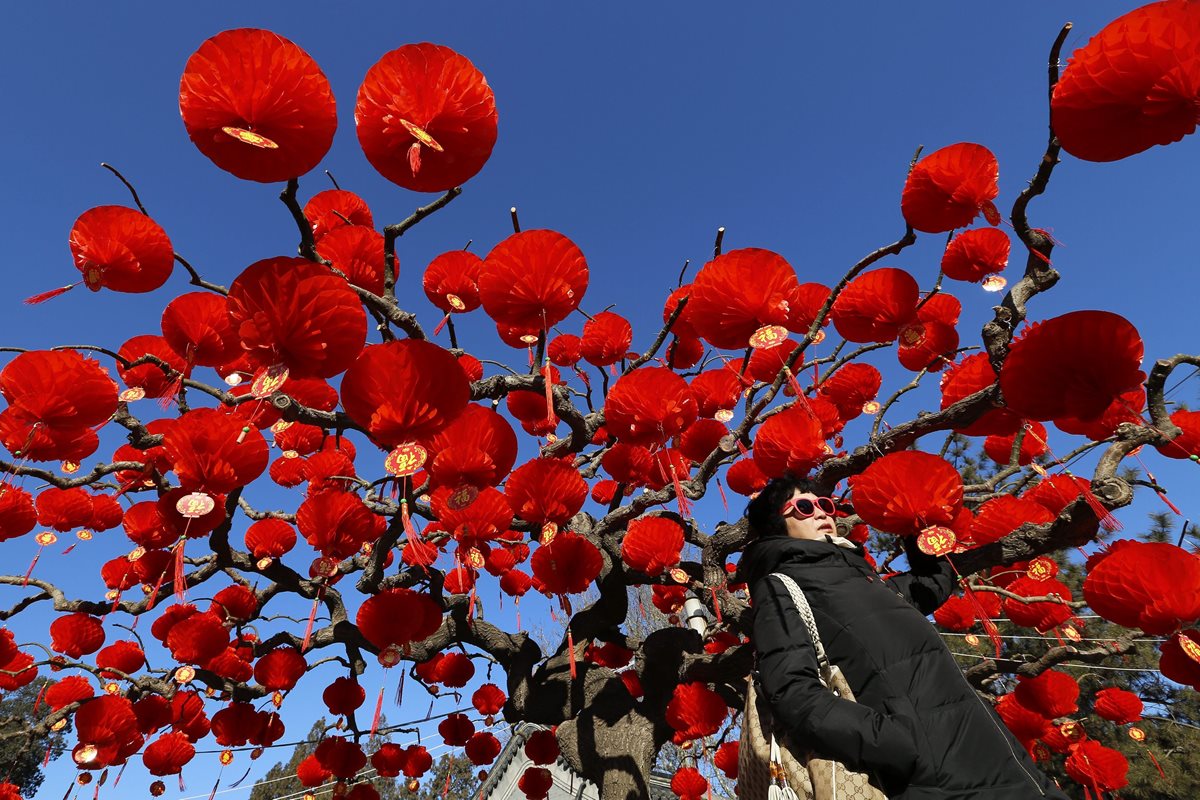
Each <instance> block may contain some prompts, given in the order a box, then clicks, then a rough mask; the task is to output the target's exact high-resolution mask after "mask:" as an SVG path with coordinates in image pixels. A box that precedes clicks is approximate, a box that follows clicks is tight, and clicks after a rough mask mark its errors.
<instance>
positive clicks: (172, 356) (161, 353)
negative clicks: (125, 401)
mask: <svg viewBox="0 0 1200 800" xmlns="http://www.w3.org/2000/svg"><path fill="white" fill-rule="evenodd" d="M117 355H119V356H120V357H121V358H123V359H125V360H126V361H129V362H133V361H137V360H138V359H140V358H142V357H144V356H154V357H155V358H157V359H158V360H159V361H162V362H164V363H165V364H166V365H167V366H168V367H169V368H170V369H172V370H174V371H175V372H178V373H180V374H182V375H185V376H186V375H187V373H188V371H189V370H188V365H187V362H185V361H184V359H183V357H182V356H180V355H179V353H177V352H175V350H174V348H172V347H171V345H170V343H169V342H167V340H166V339H165V338H163V337H162V336H154V335H152V334H147V335H144V336H134V337H133V338H132V339H127V340H126V341H125V344H123V345H121V349H120V350H118V351H117ZM117 374H118V375H120V376H121V380H122V381H124V382H125V385H126V386H128V387H130V388H131V389H132V388H138V389H141V390H142V391H144V392H145V396H146V397H163V396H165V395H169V394H171V393H172V392H174V390H175V387H176V386H177V380H178V377H176V378H175V379H174V380H172V379H171V378H168V377H167V373H166V372H164V371H163V368H162V367H161V366H159V365H158V364H156V363H153V362H151V363H147V364H141V365H140V366H136V367H129V368H126V367H123V366H122V365H121V362H119V361H118V362H117Z"/></svg>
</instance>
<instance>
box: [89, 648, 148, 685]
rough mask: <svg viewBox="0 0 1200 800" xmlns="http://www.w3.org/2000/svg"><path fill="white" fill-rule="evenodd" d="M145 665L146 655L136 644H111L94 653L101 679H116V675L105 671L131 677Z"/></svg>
mask: <svg viewBox="0 0 1200 800" xmlns="http://www.w3.org/2000/svg"><path fill="white" fill-rule="evenodd" d="M145 665H146V654H145V653H144V652H142V648H141V646H140V645H139V644H138V643H137V642H129V641H120V642H113V643H112V644H110V645H109V646H108V647H104V648H102V649H101V650H100V652H98V653H96V666H97V667H99V668H100V670H101V672H100V677H101V678H106V679H112V678H116V677H118V676H117V675H116V673H114V672H108V671H106V670H108V669H113V670H120V671H121V672H124V673H125V674H126V675H133V674H134V673H136V672H137V671H138V670H140V669H141V668H142V667H144V666H145Z"/></svg>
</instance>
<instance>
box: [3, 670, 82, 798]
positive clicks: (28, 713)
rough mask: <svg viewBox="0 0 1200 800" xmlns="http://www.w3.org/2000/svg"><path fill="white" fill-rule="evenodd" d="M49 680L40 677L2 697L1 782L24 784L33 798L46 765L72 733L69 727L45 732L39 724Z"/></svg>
mask: <svg viewBox="0 0 1200 800" xmlns="http://www.w3.org/2000/svg"><path fill="white" fill-rule="evenodd" d="M47 683H49V681H47V680H44V679H42V680H37V681H34V682H33V683H30V684H28V685H26V686H23V687H21V688H19V689H17V690H16V691H13V692H9V693H7V694H6V695H4V697H3V698H0V764H3V765H4V766H3V767H2V768H0V781H8V782H9V783H12V784H14V785H16V786H19V787H21V790H22V792H23V794H24V795H25V796H26V797H33V796H34V794H36V793H37V790H38V787H39V786H41V785H42V780H43V779H44V778H45V775H43V774H42V764H43V763H44V762H45V761H47V760H49V759H53V758H58V757H59V756H61V755H62V753H63V750H64V749H65V746H66V740H67V736H66V734H67V733H69V732H70V727H69V723H68V726H64V727H63V728H62V729H60V730H56V731H42V730H39V729H38V727H37V726H36V723H37V721H38V719H39V718H40V717H41V716H42V713H41V712H39V711H38V710H37V709H36V708H35V704H37V703H38V701H39V699H40V697H41V693H42V692H44V691H45V690H46V684H47Z"/></svg>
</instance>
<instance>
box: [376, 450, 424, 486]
mask: <svg viewBox="0 0 1200 800" xmlns="http://www.w3.org/2000/svg"><path fill="white" fill-rule="evenodd" d="M428 457H429V452H428V451H427V450H426V449H425V448H424V447H422V446H421V445H419V444H417V443H415V442H408V443H406V444H402V445H400V446H399V447H397V448H396V449H395V450H393V451H392V452H390V453H388V457H387V458H386V459H385V460H384V462H383V468H384V469H386V470H387V471H388V472H390V473H391V474H393V475H395V476H396V477H397V478H407V477H409V476H410V475H415V474H416V473H417V470H419V469H421V467H423V466H424V465H425V460H426V459H427V458H428Z"/></svg>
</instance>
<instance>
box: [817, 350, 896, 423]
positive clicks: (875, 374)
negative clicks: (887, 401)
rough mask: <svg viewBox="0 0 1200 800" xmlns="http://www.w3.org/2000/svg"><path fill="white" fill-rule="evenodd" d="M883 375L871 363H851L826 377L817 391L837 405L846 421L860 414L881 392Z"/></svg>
mask: <svg viewBox="0 0 1200 800" xmlns="http://www.w3.org/2000/svg"><path fill="white" fill-rule="evenodd" d="M882 384H883V376H882V375H881V374H880V373H879V370H877V369H876V368H875V367H873V366H871V365H870V364H858V363H851V364H847V365H846V366H844V367H842V368H841V369H839V370H838V371H837V372H835V373H833V374H832V375H830V376H829V377H828V378H826V379H825V380H824V381H823V382H822V383H821V385H820V386H819V387H818V388H817V392H818V393H819V394H820V395H821V397H824V398H825V399H826V400H829V401H830V402H832V403H833V404H834V405H835V406H837V410H838V415H839V416H840V417H841V418H842V420H844V421H845V422H849V421H850V420H852V419H855V418H856V417H858V416H860V415H861V414H862V413H863V406H864V405H866V404H867V403H869V402H871V401H873V400H874V399H875V397H876V395H878V394H879V387H880V386H881V385H882Z"/></svg>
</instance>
